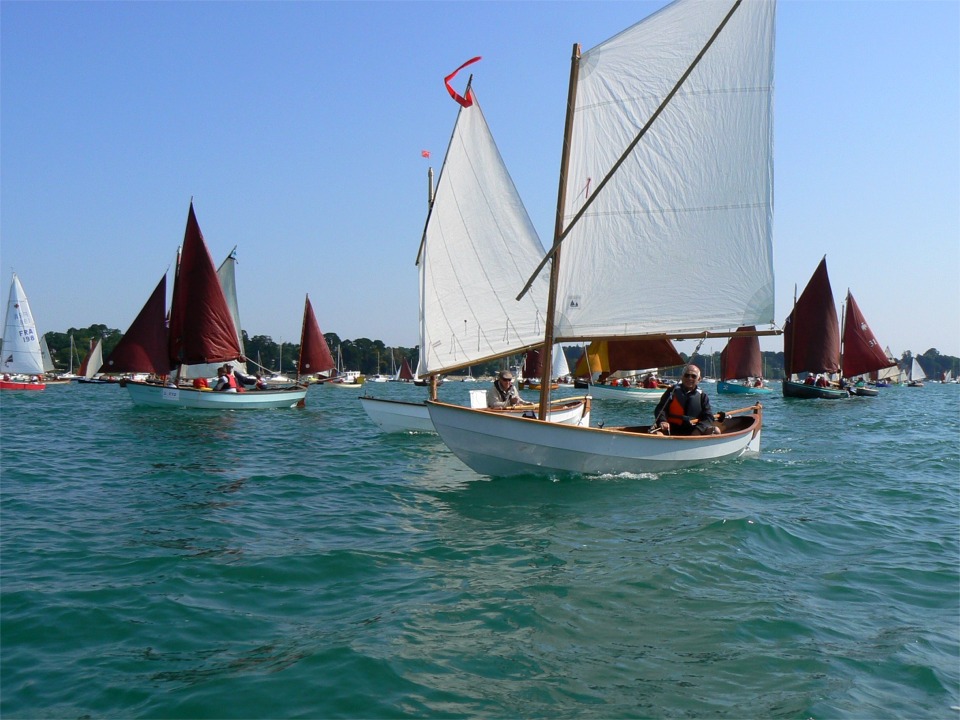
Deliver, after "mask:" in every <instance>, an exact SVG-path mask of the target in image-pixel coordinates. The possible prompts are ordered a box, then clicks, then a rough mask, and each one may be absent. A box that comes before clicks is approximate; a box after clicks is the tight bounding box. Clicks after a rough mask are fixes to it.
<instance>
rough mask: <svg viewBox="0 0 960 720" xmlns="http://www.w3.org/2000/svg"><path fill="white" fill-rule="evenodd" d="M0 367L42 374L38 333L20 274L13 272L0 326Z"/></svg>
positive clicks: (41, 356) (9, 371)
mask: <svg viewBox="0 0 960 720" xmlns="http://www.w3.org/2000/svg"><path fill="white" fill-rule="evenodd" d="M0 370H2V372H4V373H7V374H11V375H12V374H23V375H42V374H43V355H42V353H41V351H40V335H39V334H38V333H37V326H36V323H35V322H34V320H33V313H32V312H30V303H29V301H28V300H27V294H26V293H25V292H24V291H23V286H22V285H21V284H20V278H18V277H17V274H16V273H14V274H13V280H12V281H11V283H10V296H9V298H8V300H7V316H6V321H5V323H4V326H3V347H2V350H0Z"/></svg>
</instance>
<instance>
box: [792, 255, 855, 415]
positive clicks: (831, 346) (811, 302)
mask: <svg viewBox="0 0 960 720" xmlns="http://www.w3.org/2000/svg"><path fill="white" fill-rule="evenodd" d="M783 371H784V375H785V377H784V380H783V396H784V397H786V398H802V399H812V398H822V399H825V400H838V399H840V398H845V397H847V391H846V390H841V389H840V388H837V387H818V386H817V385H815V384H813V382H812V381H811V382H809V383H808V382H803V381H801V380H799V375H800V374H802V373H807V374H808V377H810V378H812V376H813V374H814V373H817V374H823V373H837V372H839V371H840V321H839V320H838V319H837V306H836V305H835V304H834V302H833V290H832V289H831V288H830V277H829V275H828V274H827V258H826V257H825V256H824V258H823V259H822V260H821V261H820V264H819V265H818V266H817V269H816V270H815V271H814V273H813V276H812V277H811V278H810V281H809V282H808V283H807V286H806V287H805V288H804V289H803V292H802V293H801V294H800V297H799V299H797V301H796V302H795V303H794V307H793V310H792V311H791V312H790V314H789V315H788V316H787V320H786V322H785V323H784V324H783ZM794 376H797V379H793V377H794Z"/></svg>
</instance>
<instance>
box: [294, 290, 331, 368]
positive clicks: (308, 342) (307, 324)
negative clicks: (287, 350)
mask: <svg viewBox="0 0 960 720" xmlns="http://www.w3.org/2000/svg"><path fill="white" fill-rule="evenodd" d="M334 367H336V363H335V362H334V361H333V355H332V354H331V353H330V348H329V347H328V346H327V341H326V340H325V339H324V337H323V333H321V332H320V325H319V324H318V323H317V316H316V315H314V314H313V305H311V304H310V296H309V295H307V301H306V305H304V308H303V329H302V330H301V332H300V359H299V360H298V361H297V374H298V375H312V374H314V373H318V372H323V371H324V370H331V369H333V368H334Z"/></svg>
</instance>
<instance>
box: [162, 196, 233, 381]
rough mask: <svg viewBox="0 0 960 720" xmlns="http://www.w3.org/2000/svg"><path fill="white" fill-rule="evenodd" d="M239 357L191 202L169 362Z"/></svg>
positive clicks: (175, 290)
mask: <svg viewBox="0 0 960 720" xmlns="http://www.w3.org/2000/svg"><path fill="white" fill-rule="evenodd" d="M240 354H241V352H240V343H239V341H238V340H237V331H236V329H235V328H234V326H233V318H232V317H231V315H230V308H229V307H228V306H227V300H226V298H225V297H224V294H223V288H222V287H221V286H220V279H219V278H218V277H217V271H216V268H215V267H214V265H213V260H212V258H211V257H210V252H209V251H208V250H207V245H206V243H205V242H204V241H203V235H202V234H201V232H200V225H199V224H198V223H197V217H196V215H194V213H193V203H192V202H191V203H190V212H189V213H188V215H187V229H186V231H185V232H184V235H183V253H182V254H181V256H180V267H179V269H178V271H177V279H176V281H175V282H174V286H173V304H172V306H171V308H170V359H171V360H172V362H173V363H174V364H179V365H196V364H200V363H213V362H221V361H224V360H236V359H238V358H239V357H240Z"/></svg>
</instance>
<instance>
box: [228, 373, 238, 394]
mask: <svg viewBox="0 0 960 720" xmlns="http://www.w3.org/2000/svg"><path fill="white" fill-rule="evenodd" d="M227 382H229V383H230V389H231V390H236V389H237V379H236V378H235V377H234V376H233V373H230V374H229V375H227Z"/></svg>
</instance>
